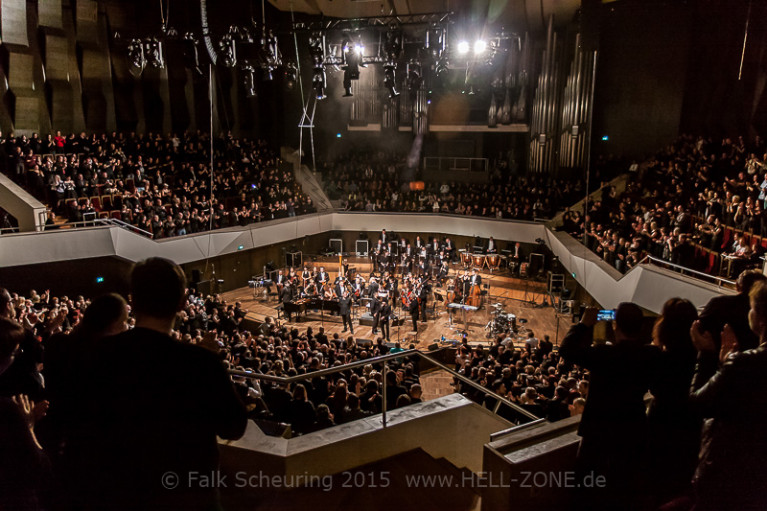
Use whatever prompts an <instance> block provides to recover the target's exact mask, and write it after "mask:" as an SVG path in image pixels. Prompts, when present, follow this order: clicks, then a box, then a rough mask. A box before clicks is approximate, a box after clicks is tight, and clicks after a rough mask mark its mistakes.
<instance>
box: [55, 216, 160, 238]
mask: <svg viewBox="0 0 767 511" xmlns="http://www.w3.org/2000/svg"><path fill="white" fill-rule="evenodd" d="M83 227H121V228H123V229H127V230H129V231H133V232H135V233H138V234H142V235H144V236H146V237H148V238H153V237H154V235H153V234H152V233H151V232H149V231H145V230H144V229H141V228H139V227H136V226H135V225H133V224H129V223H128V222H124V221H122V220H118V219H117V218H92V219H89V220H79V221H77V222H64V223H63V224H53V225H45V226H42V229H41V230H43V231H56V230H59V229H64V230H66V229H79V228H83Z"/></svg>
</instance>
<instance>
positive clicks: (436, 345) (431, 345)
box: [429, 342, 439, 351]
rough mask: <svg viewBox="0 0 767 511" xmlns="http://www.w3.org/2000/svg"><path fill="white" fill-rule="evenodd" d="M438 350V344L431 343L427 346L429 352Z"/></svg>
mask: <svg viewBox="0 0 767 511" xmlns="http://www.w3.org/2000/svg"><path fill="white" fill-rule="evenodd" d="M438 349H439V344H437V343H436V342H433V343H431V344H429V351H437V350H438Z"/></svg>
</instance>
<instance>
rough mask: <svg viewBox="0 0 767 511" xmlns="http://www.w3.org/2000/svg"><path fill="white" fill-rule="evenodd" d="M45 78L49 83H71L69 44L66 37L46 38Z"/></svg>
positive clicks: (49, 36) (48, 36) (52, 36)
mask: <svg viewBox="0 0 767 511" xmlns="http://www.w3.org/2000/svg"><path fill="white" fill-rule="evenodd" d="M45 77H46V79H47V81H49V82H50V81H54V80H55V81H61V82H69V80H70V76H69V44H68V42H67V39H66V37H60V36H56V35H46V36H45Z"/></svg>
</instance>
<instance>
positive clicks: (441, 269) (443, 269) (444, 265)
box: [437, 259, 450, 285]
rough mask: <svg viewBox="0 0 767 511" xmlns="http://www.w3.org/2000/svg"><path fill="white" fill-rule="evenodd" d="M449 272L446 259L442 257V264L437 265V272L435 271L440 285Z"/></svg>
mask: <svg viewBox="0 0 767 511" xmlns="http://www.w3.org/2000/svg"><path fill="white" fill-rule="evenodd" d="M449 272H450V267H449V266H448V260H447V259H443V260H442V264H441V265H440V267H439V273H437V279H438V280H439V284H440V285H442V281H444V280H445V279H446V278H447V275H448V273H449Z"/></svg>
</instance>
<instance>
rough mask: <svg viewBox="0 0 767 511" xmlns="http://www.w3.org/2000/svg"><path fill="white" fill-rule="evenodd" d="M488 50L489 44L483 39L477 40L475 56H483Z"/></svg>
mask: <svg viewBox="0 0 767 511" xmlns="http://www.w3.org/2000/svg"><path fill="white" fill-rule="evenodd" d="M486 49H487V43H486V42H485V41H483V40H482V39H477V40H476V41H475V42H474V55H481V54H483V53H484V52H485V50H486Z"/></svg>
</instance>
